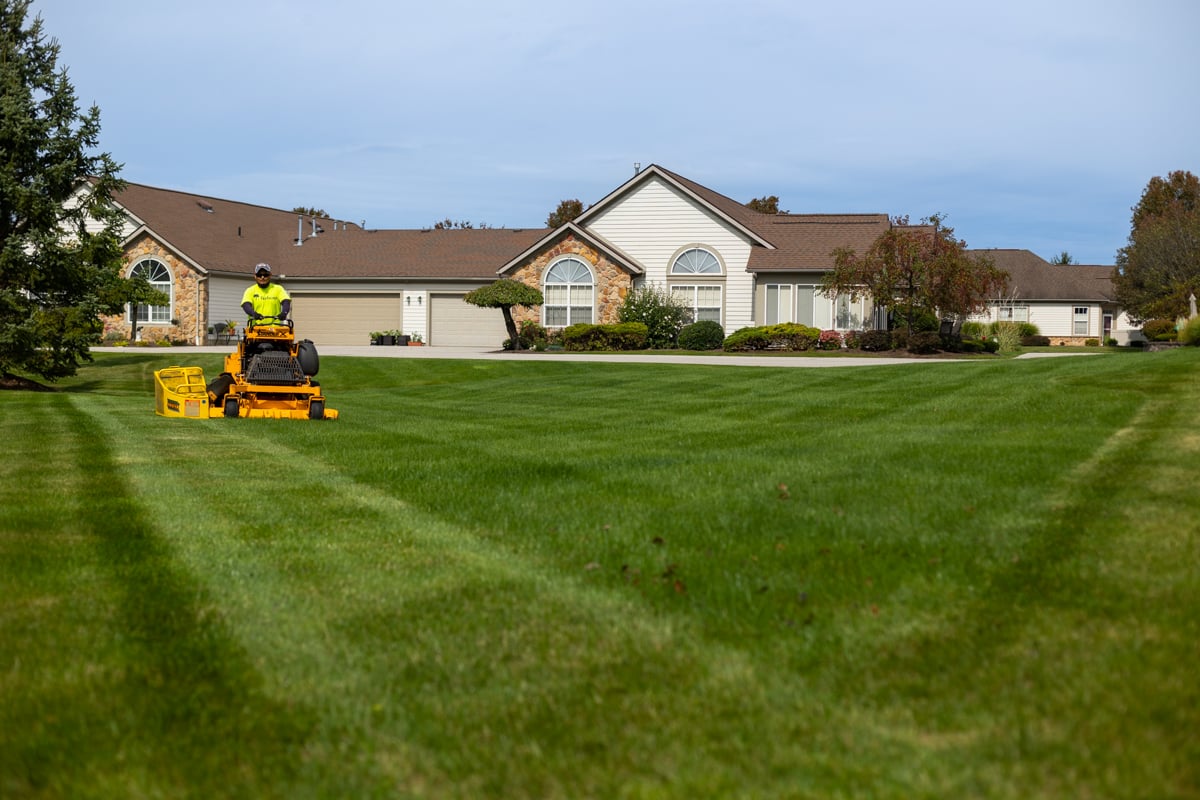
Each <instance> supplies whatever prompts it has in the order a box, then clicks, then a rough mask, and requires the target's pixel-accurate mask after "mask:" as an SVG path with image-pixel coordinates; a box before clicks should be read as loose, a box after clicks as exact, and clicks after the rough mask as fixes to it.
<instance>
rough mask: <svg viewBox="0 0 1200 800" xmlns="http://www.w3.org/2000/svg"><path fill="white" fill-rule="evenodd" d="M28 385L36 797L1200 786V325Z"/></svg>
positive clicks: (2, 571)
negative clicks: (836, 348)
mask: <svg viewBox="0 0 1200 800" xmlns="http://www.w3.org/2000/svg"><path fill="white" fill-rule="evenodd" d="M181 359H183V361H184V362H185V363H196V364H200V365H201V366H203V367H204V368H205V370H206V373H208V374H210V375H212V374H215V373H216V372H217V371H218V370H219V365H220V360H221V356H219V355H206V354H187V353H186V351H174V352H164V353H150V352H131V353H120V354H102V355H99V356H97V361H96V364H95V365H94V366H89V367H87V368H85V369H83V370H82V371H81V372H80V374H79V376H78V377H77V378H76V379H72V380H71V381H68V382H65V383H64V384H63V385H62V386H61V387H60V389H61V391H57V392H53V393H32V392H2V393H0V437H2V441H3V442H4V451H5V454H6V457H5V458H4V459H3V461H2V462H0V796H3V797H5V798H8V797H28V796H32V797H104V798H108V797H172V798H174V797H183V796H192V797H203V798H211V797H218V796H238V797H287V798H304V797H332V796H345V797H367V796H378V797H435V798H440V797H463V798H468V797H470V798H475V797H496V798H526V797H528V798H554V797H563V798H583V797H595V798H615V797H630V798H659V797H672V798H697V797H748V798H759V797H763V798H766V797H788V798H839V797H845V798H852V797H853V798H858V797H872V798H920V797H929V798H944V797H955V798H963V797H987V798H1062V797H1097V798H1122V797H1129V798H1134V797H1139V798H1140V797H1153V798H1171V797H1197V796H1200V734H1198V733H1197V732H1198V731H1200V667H1198V666H1197V665H1198V663H1200V489H1198V488H1197V487H1198V486H1200V478H1198V474H1200V473H1198V470H1197V465H1198V464H1200V426H1198V425H1197V417H1198V408H1200V405H1198V398H1200V350H1196V349H1189V350H1187V351H1175V352H1170V353H1131V354H1121V355H1111V354H1106V355H1105V356H1103V357H1089V358H1059V359H1040V360H1030V361H1013V360H993V361H964V362H961V363H956V364H928V365H926V364H921V365H906V366H862V367H855V368H847V369H764V368H758V367H754V368H743V367H735V366H720V367H708V366H700V365H694V366H693V365H687V366H673V365H661V366H660V365H644V364H620V363H618V364H599V363H589V364H581V363H561V362H553V363H551V362H536V361H522V362H503V361H442V360H426V359H420V360H404V359H400V360H391V359H368V358H362V359H356V358H326V359H324V360H323V362H322V370H321V376H320V377H321V382H322V385H323V387H324V389H325V391H326V394H327V395H328V397H329V398H330V405H331V406H332V407H335V408H337V409H339V411H340V412H341V418H340V419H339V420H337V421H335V422H322V423H309V422H282V421H270V420H241V419H239V420H224V419H216V420H210V421H195V420H176V419H163V418H159V417H156V416H155V415H154V413H153V390H152V383H151V381H152V377H151V374H152V371H153V370H154V369H156V368H160V367H163V366H166V365H168V364H172V363H180V360H181Z"/></svg>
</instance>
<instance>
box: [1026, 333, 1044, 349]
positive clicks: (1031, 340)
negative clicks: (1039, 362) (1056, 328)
mask: <svg viewBox="0 0 1200 800" xmlns="http://www.w3.org/2000/svg"><path fill="white" fill-rule="evenodd" d="M1049 346H1050V337H1049V336H1037V335H1034V336H1022V337H1021V347H1049Z"/></svg>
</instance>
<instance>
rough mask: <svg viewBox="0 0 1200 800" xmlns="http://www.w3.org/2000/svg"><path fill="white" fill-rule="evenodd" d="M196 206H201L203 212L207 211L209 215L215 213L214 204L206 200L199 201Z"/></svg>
mask: <svg viewBox="0 0 1200 800" xmlns="http://www.w3.org/2000/svg"><path fill="white" fill-rule="evenodd" d="M196 205H198V206H200V208H201V209H202V210H204V211H207V212H208V213H209V214H211V213H213V207H212V203H209V202H206V201H204V200H197V201H196Z"/></svg>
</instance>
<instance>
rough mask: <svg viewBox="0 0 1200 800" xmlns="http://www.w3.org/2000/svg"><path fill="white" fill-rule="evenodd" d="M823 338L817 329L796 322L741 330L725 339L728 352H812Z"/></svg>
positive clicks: (724, 345)
mask: <svg viewBox="0 0 1200 800" xmlns="http://www.w3.org/2000/svg"><path fill="white" fill-rule="evenodd" d="M820 338H821V332H820V331H819V330H817V329H816V328H810V327H809V326H807V325H801V324H799V323H796V322H783V323H780V324H779V325H767V326H764V327H757V328H741V329H739V330H736V331H734V332H733V333H732V334H730V335H729V337H728V338H726V339H725V342H724V344H723V345H722V347H724V348H725V350H726V351H729V352H736V351H745V350H811V349H812V348H813V347H814V346H815V345H816V343H817V340H818V339H820Z"/></svg>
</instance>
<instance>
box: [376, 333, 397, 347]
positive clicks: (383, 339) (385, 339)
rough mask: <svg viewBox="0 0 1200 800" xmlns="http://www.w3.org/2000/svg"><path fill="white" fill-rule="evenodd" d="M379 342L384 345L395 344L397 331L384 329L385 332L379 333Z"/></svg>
mask: <svg viewBox="0 0 1200 800" xmlns="http://www.w3.org/2000/svg"><path fill="white" fill-rule="evenodd" d="M379 343H380V344H381V345H383V346H384V347H391V346H393V345H394V344H396V332H395V331H384V332H383V333H381V334H379Z"/></svg>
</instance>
